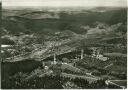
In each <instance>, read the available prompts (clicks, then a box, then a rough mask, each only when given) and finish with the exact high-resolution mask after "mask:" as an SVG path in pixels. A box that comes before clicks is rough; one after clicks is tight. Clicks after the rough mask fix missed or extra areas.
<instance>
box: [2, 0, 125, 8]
mask: <svg viewBox="0 0 128 90" xmlns="http://www.w3.org/2000/svg"><path fill="white" fill-rule="evenodd" d="M126 3H127V0H3V1H2V6H3V7H4V6H5V7H7V6H8V7H15V6H49V7H69V6H70V7H74V6H79V7H86V6H89V7H95V6H115V7H118V6H119V7H125V6H126Z"/></svg>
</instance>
